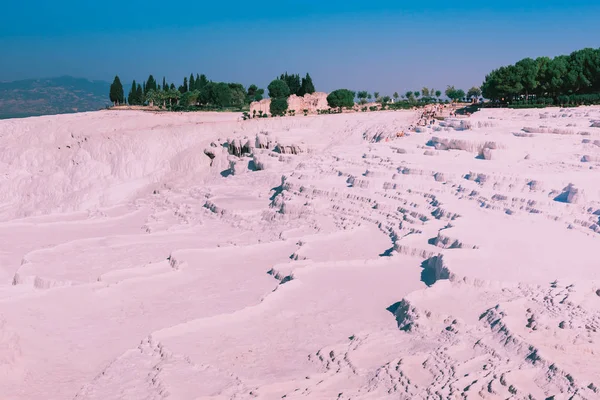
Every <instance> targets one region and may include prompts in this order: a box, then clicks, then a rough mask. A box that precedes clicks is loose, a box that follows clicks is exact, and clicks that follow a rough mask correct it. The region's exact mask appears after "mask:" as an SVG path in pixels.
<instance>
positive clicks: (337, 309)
mask: <svg viewBox="0 0 600 400" xmlns="http://www.w3.org/2000/svg"><path fill="white" fill-rule="evenodd" d="M238 117H239V116H237V115H234V114H228V113H202V114H199V113H184V114H175V113H169V114H151V113H143V112H135V111H127V112H115V111H103V112H96V113H84V114H76V115H65V116H54V117H39V118H29V119H23V120H6V121H0V146H1V147H2V148H1V149H0V393H1V396H0V397H1V398H7V399H37V398H45V399H78V400H79V399H103V400H105V399H254V398H259V399H281V398H285V399H299V398H309V399H320V398H322V399H383V398H390V399H398V398H401V399H420V398H423V399H425V398H437V399H439V398H443V399H454V398H486V399H506V398H515V399H531V398H534V399H545V398H554V399H571V398H573V399H596V398H600V367H598V363H597V362H596V358H597V354H598V352H600V344H599V340H600V332H599V330H600V262H599V261H598V260H599V258H598V254H599V253H598V249H600V128H598V127H595V126H594V121H598V120H600V108H598V107H589V108H577V109H558V108H550V109H546V110H542V111H539V110H537V111H532V110H512V111H509V110H486V111H481V112H478V113H476V114H474V115H472V116H471V117H469V118H468V119H461V120H448V121H445V122H444V124H443V126H433V127H428V128H421V129H420V130H422V132H420V133H411V134H410V135H409V136H405V137H397V133H398V132H401V131H403V130H406V129H407V127H408V126H409V125H411V124H412V123H413V122H414V119H415V118H416V115H415V114H413V112H377V113H358V114H341V115H324V116H297V117H287V118H278V119H272V118H269V119H258V120H250V121H241V120H240V119H239V118H238ZM553 396H554V397H553Z"/></svg>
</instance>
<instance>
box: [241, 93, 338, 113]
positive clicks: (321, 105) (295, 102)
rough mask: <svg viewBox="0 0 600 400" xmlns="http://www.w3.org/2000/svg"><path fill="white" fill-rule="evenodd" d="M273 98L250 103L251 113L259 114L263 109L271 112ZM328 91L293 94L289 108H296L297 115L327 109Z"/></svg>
mask: <svg viewBox="0 0 600 400" xmlns="http://www.w3.org/2000/svg"><path fill="white" fill-rule="evenodd" d="M270 106H271V99H264V100H261V101H255V102H253V103H252V104H250V115H254V112H255V111H256V114H259V111H262V112H263V113H265V114H270V113H271V112H270V111H269V107H270ZM327 109H329V105H328V104H327V93H323V92H315V93H313V94H305V95H304V96H296V95H291V96H290V97H288V110H294V111H295V112H296V115H300V114H302V113H304V110H307V113H308V114H316V113H317V111H318V110H327Z"/></svg>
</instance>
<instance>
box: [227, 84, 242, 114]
mask: <svg viewBox="0 0 600 400" xmlns="http://www.w3.org/2000/svg"><path fill="white" fill-rule="evenodd" d="M228 86H229V90H230V92H231V100H230V102H229V106H232V107H240V108H242V107H243V106H244V104H245V103H246V89H244V86H242V85H241V84H239V83H230V84H228Z"/></svg>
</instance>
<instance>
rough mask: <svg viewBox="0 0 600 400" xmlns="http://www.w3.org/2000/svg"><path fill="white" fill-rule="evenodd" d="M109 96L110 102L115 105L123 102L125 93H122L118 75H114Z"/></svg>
mask: <svg viewBox="0 0 600 400" xmlns="http://www.w3.org/2000/svg"><path fill="white" fill-rule="evenodd" d="M109 97H110V101H112V103H113V104H114V105H116V106H117V105H119V104H123V102H124V100H125V94H124V93H123V85H122V84H121V80H120V79H119V76H118V75H117V76H115V80H114V81H113V83H112V84H111V85H110V91H109Z"/></svg>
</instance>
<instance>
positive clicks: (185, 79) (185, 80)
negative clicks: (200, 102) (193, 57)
mask: <svg viewBox="0 0 600 400" xmlns="http://www.w3.org/2000/svg"><path fill="white" fill-rule="evenodd" d="M187 91H188V80H187V77H186V78H183V92H182V93H185V92H187Z"/></svg>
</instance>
